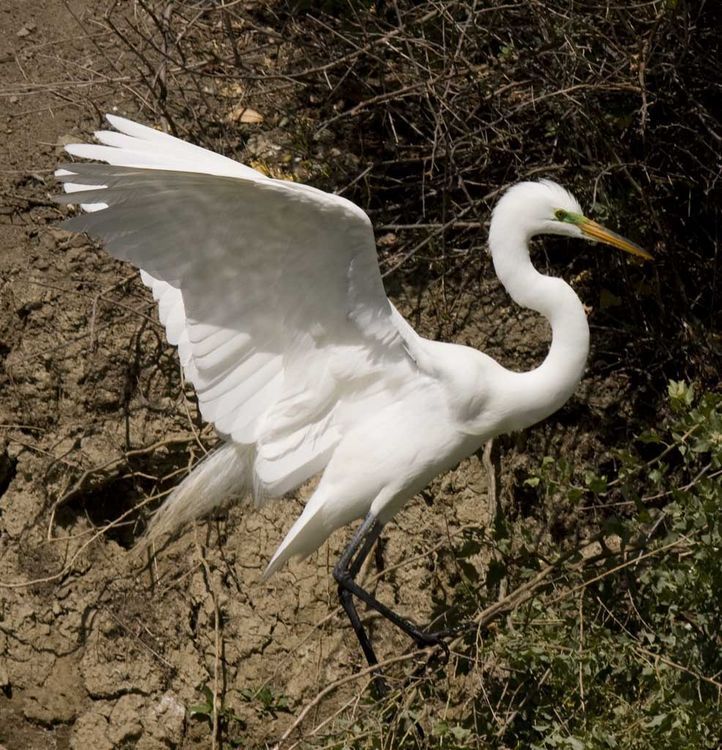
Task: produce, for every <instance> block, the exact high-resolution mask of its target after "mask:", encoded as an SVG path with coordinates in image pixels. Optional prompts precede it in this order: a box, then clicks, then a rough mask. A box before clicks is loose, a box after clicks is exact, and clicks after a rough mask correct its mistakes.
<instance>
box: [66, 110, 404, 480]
mask: <svg viewBox="0 0 722 750" xmlns="http://www.w3.org/2000/svg"><path fill="white" fill-rule="evenodd" d="M108 120H109V121H110V123H111V124H112V125H113V126H114V127H115V128H116V129H117V130H118V131H120V132H109V131H101V132H99V133H96V137H97V139H98V140H99V141H100V143H101V144H102V145H88V144H78V145H73V146H69V147H67V150H68V152H69V153H70V154H72V155H75V156H78V157H81V158H87V159H96V160H99V161H102V162H105V163H104V164H85V163H73V164H70V165H66V166H65V167H63V168H62V169H61V170H59V171H58V172H57V176H58V179H59V180H60V181H61V182H63V183H64V185H65V189H66V191H67V193H68V195H67V196H65V197H64V198H63V200H64V201H65V202H69V203H76V202H78V200H82V201H83V202H82V204H81V205H82V207H83V208H85V209H86V210H87V211H88V212H87V213H84V214H80V215H78V216H76V217H74V218H72V219H70V220H68V221H67V222H66V226H67V228H68V229H72V230H75V231H84V232H87V233H89V234H92V235H95V236H97V237H99V238H101V239H102V240H103V241H104V243H105V245H106V247H107V248H108V250H109V251H110V252H111V253H112V254H113V255H115V256H116V257H118V258H121V259H123V260H127V261H129V262H131V263H133V264H134V265H136V266H138V267H139V268H140V269H142V271H141V275H142V279H143V282H144V283H145V284H146V285H147V286H149V287H150V288H151V290H152V292H153V296H154V298H155V299H156V301H157V302H158V309H159V317H160V320H161V322H162V324H163V325H164V326H165V328H166V333H167V336H168V340H169V341H170V342H171V343H173V344H177V345H178V347H179V352H180V358H181V363H182V365H183V368H184V371H185V375H186V377H187V378H188V379H189V380H190V381H191V382H192V383H193V385H194V386H195V388H196V390H197V393H198V400H199V404H200V408H201V413H202V415H203V417H204V418H205V419H207V420H210V421H212V422H213V423H214V424H215V426H216V428H217V429H218V431H219V432H221V433H222V434H223V435H225V436H227V437H229V438H230V439H232V440H234V441H236V442H238V443H242V444H248V445H254V446H255V447H254V448H253V455H254V456H255V465H254V468H255V473H256V477H257V480H258V481H259V482H260V483H261V484H263V485H265V487H266V489H267V491H269V493H270V494H281V493H282V492H285V491H287V490H289V489H292V488H293V487H295V486H297V485H298V484H299V483H300V482H302V481H304V480H305V479H307V478H308V477H309V476H311V475H312V474H314V473H316V472H317V471H319V470H321V469H322V468H323V467H324V466H325V464H326V462H327V461H328V459H329V457H330V455H331V454H332V452H333V450H334V448H335V446H336V445H337V444H338V442H339V440H340V439H341V438H342V436H343V434H344V433H345V432H346V431H347V430H348V429H350V428H351V427H352V425H353V422H354V420H357V419H358V418H359V415H361V414H363V412H364V409H377V408H381V407H383V405H384V404H386V403H392V402H393V399H394V398H395V393H397V392H398V391H399V390H400V389H402V388H403V387H405V385H406V384H408V382H409V381H410V380H411V379H413V378H414V377H415V365H414V362H413V360H412V358H411V357H410V356H409V355H408V354H407V352H408V350H409V347H410V344H409V338H410V336H412V334H410V333H409V331H408V330H405V329H404V330H403V336H402V335H401V334H400V331H399V327H398V326H397V324H396V322H395V319H396V317H400V316H398V313H396V311H395V310H394V309H393V307H392V306H391V304H390V302H389V300H388V299H387V297H386V294H385V292H384V289H383V284H382V281H381V275H380V273H379V268H378V263H377V259H376V250H375V243H374V238H373V232H372V228H371V224H370V221H369V219H368V217H367V216H366V214H365V213H364V212H363V211H362V210H361V209H359V208H358V207H357V206H355V205H354V204H353V203H351V202H349V201H347V200H345V199H344V198H341V197H339V196H335V195H331V194H328V193H324V192H322V191H320V190H316V189H315V188H312V187H308V186H305V185H299V184H296V183H292V182H286V181H280V180H273V179H270V178H268V177H265V176H264V175H262V174H260V173H259V172H257V171H255V170H253V169H251V168H250V167H246V166H245V165H242V164H239V163H238V162H235V161H233V160H231V159H228V158H226V157H223V156H220V155H218V154H214V153H211V152H209V151H206V150H205V149H202V148H200V147H198V146H194V145H192V144H188V143H186V142H184V141H181V140H179V139H177V138H173V137H172V136H168V135H166V134H164V133H160V132H159V131H156V130H153V129H152V128H147V127H145V126H142V125H138V124H137V123H133V122H130V121H129V120H125V119H123V118H118V117H115V116H108ZM409 330H411V329H409ZM413 335H414V336H415V334H413Z"/></svg>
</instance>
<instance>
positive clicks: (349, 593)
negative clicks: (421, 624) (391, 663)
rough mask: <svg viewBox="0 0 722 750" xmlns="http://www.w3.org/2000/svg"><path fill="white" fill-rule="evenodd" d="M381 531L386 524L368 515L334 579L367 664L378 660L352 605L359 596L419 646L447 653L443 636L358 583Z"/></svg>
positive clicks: (373, 663) (335, 568)
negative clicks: (412, 620) (407, 617)
mask: <svg viewBox="0 0 722 750" xmlns="http://www.w3.org/2000/svg"><path fill="white" fill-rule="evenodd" d="M382 528H383V525H382V524H381V523H380V522H379V521H378V519H377V518H376V517H375V516H373V515H371V513H369V514H368V515H367V516H366V518H365V519H364V521H363V523H362V524H361V526H360V527H359V529H358V531H357V532H356V533H355V534H354V537H353V539H352V540H351V542H350V544H349V545H348V547H346V549H345V550H344V551H343V554H342V555H341V557H340V558H339V561H338V562H337V563H336V566H335V567H334V569H333V577H334V578H335V579H336V582H337V583H338V593H339V598H340V599H341V604H342V606H343V608H344V610H345V611H346V614H347V615H348V618H349V620H350V621H351V625H352V627H353V629H354V632H355V633H356V637H357V638H358V640H359V643H360V644H361V648H362V649H363V652H364V656H365V657H366V661H368V663H369V665H370V666H373V665H375V664H378V659H377V658H376V654H375V653H374V650H373V647H372V646H371V642H370V640H369V637H368V634H367V633H366V630H365V629H364V627H363V624H362V623H361V620H360V618H359V616H358V612H357V611H356V607H355V605H354V603H353V600H352V597H353V596H356V597H358V598H359V599H360V600H361V601H362V602H364V604H366V605H367V606H368V607H371V608H372V609H375V610H376V611H377V612H379V613H380V614H381V615H383V616H384V617H385V618H386V619H387V620H389V621H390V622H392V623H393V624H394V625H396V627H397V628H400V629H401V630H403V631H404V633H406V634H407V635H408V636H409V637H411V638H413V639H414V641H416V643H417V644H418V645H419V646H428V645H441V646H442V647H443V648H444V649H445V650H448V649H446V644H445V643H444V641H443V640H442V634H439V633H424V632H423V631H422V630H419V628H417V627H416V626H415V625H413V624H412V623H410V622H409V621H408V620H405V619H404V618H403V617H401V616H400V615H397V614H396V612H394V611H393V610H391V609H389V608H388V607H387V606H386V605H385V604H382V603H381V602H380V601H379V600H378V599H377V598H376V597H375V596H372V595H371V594H370V593H369V592H368V591H366V590H365V589H363V588H361V586H359V585H358V583H356V580H355V578H356V576H357V575H358V572H359V570H360V569H361V565H363V561H364V560H365V559H366V557H367V556H368V554H369V552H370V551H371V548H372V547H373V545H374V543H375V542H376V540H377V539H378V538H379V535H380V534H381V529H382Z"/></svg>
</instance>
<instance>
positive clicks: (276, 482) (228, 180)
mask: <svg viewBox="0 0 722 750" xmlns="http://www.w3.org/2000/svg"><path fill="white" fill-rule="evenodd" d="M107 119H108V121H109V122H110V124H111V125H112V126H113V127H114V128H115V129H116V130H117V131H119V132H111V131H100V132H98V133H96V134H95V136H96V138H97V139H98V140H99V141H100V142H101V144H103V145H87V144H78V145H71V146H67V148H66V150H67V151H68V153H70V154H71V155H73V156H77V157H82V158H85V159H93V160H96V161H100V162H105V163H104V164H87V163H73V164H70V165H66V166H64V167H63V168H62V169H60V170H58V171H57V172H56V175H57V176H58V178H59V179H60V180H61V181H62V182H63V183H64V184H65V190H66V191H67V193H68V195H66V196H63V197H62V198H60V199H59V200H63V201H64V202H67V203H78V202H81V205H82V207H83V208H84V209H85V211H86V213H85V214H80V215H78V216H76V217H74V218H72V219H70V220H68V221H67V222H66V223H65V227H66V228H68V229H71V230H74V231H82V232H87V233H88V234H90V235H94V236H96V237H99V238H100V239H101V240H103V242H104V243H105V246H106V247H107V249H108V250H109V251H110V252H111V253H112V254H113V255H114V256H115V257H116V258H121V259H123V260H126V261H129V262H130V263H132V264H133V265H135V266H137V267H138V268H140V269H141V278H142V280H143V282H144V283H145V284H146V285H147V286H149V287H150V288H151V289H152V292H153V296H154V297H155V299H156V300H157V302H158V306H159V315H160V320H161V322H162V323H163V324H164V326H165V328H166V331H167V336H168V340H169V342H170V343H172V344H175V345H177V346H178V350H179V355H180V361H181V364H182V367H183V371H184V373H185V377H186V378H187V379H188V380H189V381H190V382H191V383H192V384H193V385H194V386H195V389H196V392H197V394H198V402H199V404H200V410H201V414H202V416H203V418H204V419H205V420H207V421H209V422H212V423H213V424H214V425H215V427H216V429H217V431H218V433H219V434H220V435H221V436H222V437H223V440H224V441H223V443H222V445H221V447H220V448H218V449H216V450H215V451H214V452H213V453H212V454H210V455H209V456H208V457H207V458H205V459H204V460H203V461H201V462H200V463H199V464H198V465H197V466H196V467H195V468H194V470H193V471H192V472H191V473H190V475H189V476H188V477H187V478H186V479H185V480H184V481H183V482H182V483H181V484H180V485H179V486H178V487H177V488H176V489H175V490H174V491H173V492H172V494H171V495H170V496H169V497H168V499H167V500H166V501H165V503H164V504H163V505H162V507H161V508H160V509H159V510H158V511H157V513H156V515H155V516H154V519H153V521H152V523H151V525H150V528H149V531H148V535H149V536H148V538H150V539H155V538H157V537H158V536H159V535H161V534H165V533H167V532H171V531H173V530H174V529H176V528H177V527H178V526H180V525H181V524H182V523H184V522H187V521H189V520H191V519H193V518H196V517H199V516H201V515H203V514H205V513H208V512H209V511H211V510H212V509H214V508H217V507H219V506H221V505H223V504H225V503H226V502H228V500H229V499H231V498H242V497H244V496H247V495H252V496H253V498H254V499H255V504H256V505H257V506H258V505H260V504H261V503H262V502H264V501H265V499H266V498H271V497H279V496H281V495H284V494H286V493H288V492H290V491H291V490H293V489H295V488H297V487H298V486H299V485H301V483H303V482H304V481H306V480H307V479H309V478H310V477H312V476H314V475H317V474H319V473H320V474H321V477H320V480H319V482H318V485H317V488H316V490H315V492H314V493H313V495H312V497H311V498H310V499H309V500H308V502H307V503H306V506H305V508H304V510H303V512H302V513H301V515H300V516H299V517H298V519H297V520H296V521H295V523H294V524H293V525H292V526H291V529H290V530H289V531H288V533H287V535H286V537H285V539H284V540H283V541H282V543H281V544H280V546H279V547H278V549H277V550H276V552H275V554H274V555H273V557H272V559H271V561H270V563H269V564H268V567H267V568H266V572H265V574H264V575H265V576H266V577H267V576H270V575H271V574H272V573H273V572H275V571H276V570H278V569H279V568H280V567H281V566H282V565H283V564H284V563H285V562H286V561H287V560H289V558H293V557H297V558H303V557H305V556H307V555H308V554H310V553H311V552H313V551H314V550H315V549H317V548H318V547H319V546H320V545H321V544H322V543H323V542H324V541H325V540H326V538H327V537H328V536H329V535H330V534H331V533H332V532H333V531H334V530H336V529H338V528H340V527H342V526H344V525H345V524H348V523H350V522H352V521H355V520H357V519H361V518H363V519H364V521H363V523H362V524H361V526H360V528H359V529H358V531H357V532H356V535H355V536H354V538H353V540H352V542H351V543H350V544H349V546H348V547H347V548H346V550H345V551H344V553H343V554H342V556H341V558H340V559H339V562H338V564H337V565H336V567H335V569H334V576H335V578H336V580H337V582H338V584H339V595H340V597H341V602H342V604H343V606H344V609H345V610H346V612H347V614H348V616H349V618H350V620H351V624H352V626H353V628H354V630H355V632H356V635H357V636H358V638H359V641H360V643H361V646H362V648H363V651H364V653H365V655H366V658H367V659H368V661H369V663H370V664H374V663H376V656H375V654H374V651H373V648H372V646H371V643H370V641H369V639H368V637H367V635H366V633H365V631H364V628H363V626H362V624H361V621H360V619H359V616H358V614H357V612H356V609H355V604H354V601H353V597H354V596H356V597H358V598H360V599H361V600H362V601H364V602H365V603H366V604H367V605H368V606H370V607H373V608H375V609H376V610H377V611H379V612H380V613H382V614H383V615H384V616H386V617H387V618H389V619H390V620H391V621H392V622H394V623H395V624H396V625H397V626H399V627H400V628H402V629H403V630H404V631H405V632H406V633H408V634H409V635H410V636H411V637H412V638H414V639H415V640H416V641H417V642H419V643H426V642H437V637H436V635H435V634H426V633H423V632H422V631H420V630H419V629H418V628H416V626H414V625H412V624H411V623H409V622H407V621H406V620H405V619H403V618H401V617H400V616H399V615H397V614H396V613H394V612H392V611H391V610H389V609H388V608H387V607H386V606H385V605H383V604H382V603H381V602H379V601H378V600H377V599H375V598H374V597H373V596H372V595H371V594H369V593H368V592H366V591H365V590H364V589H362V588H361V587H360V586H359V585H358V584H357V583H356V581H355V577H356V574H357V573H358V571H359V569H360V566H361V563H362V562H363V560H364V558H365V557H366V556H367V554H368V553H369V551H370V549H371V548H372V546H373V543H374V542H375V540H376V539H377V538H378V536H379V534H380V532H381V529H382V527H383V525H384V524H385V523H387V522H388V521H389V519H391V518H392V517H393V516H394V515H395V514H396V513H397V512H398V511H399V510H400V508H401V507H402V506H403V505H404V503H405V502H406V501H407V500H408V499H409V498H411V497H413V496H414V495H415V494H416V493H418V492H419V491H420V490H422V489H423V488H424V487H425V486H426V484H427V483H428V482H429V481H430V480H431V479H432V478H433V477H434V476H436V475H437V474H439V473H441V472H443V471H446V470H447V469H449V468H451V467H452V466H454V465H455V464H456V463H458V462H459V461H460V460H461V459H462V458H464V457H465V456H468V455H470V454H472V453H474V452H475V451H476V450H478V449H479V447H480V446H481V445H482V444H483V443H484V442H486V441H487V440H489V439H490V438H493V437H494V436H495V435H499V434H500V433H505V432H510V431H512V430H520V429H523V428H524V427H528V426H529V425H532V424H534V423H535V422H538V421H539V420H541V419H544V418H545V417H547V416H549V415H550V414H551V413H552V412H554V411H556V410H557V409H559V407H560V406H562V404H564V402H565V401H566V400H567V399H568V398H569V397H570V396H571V394H572V393H573V391H574V389H575V388H576V386H577V384H578V383H579V380H580V378H581V376H582V372H583V370H584V366H585V362H586V358H587V352H588V348H589V328H588V325H587V320H586V315H585V313H584V308H583V307H582V304H581V302H580V301H579V298H578V297H577V295H576V294H575V293H574V291H573V290H572V288H571V287H570V286H569V285H568V284H567V283H565V282H564V281H562V280H561V279H558V278H552V277H549V276H544V275H542V274H540V273H539V272H538V271H537V270H536V269H535V268H534V266H533V265H532V263H531V261H530V258H529V248H528V243H529V239H530V238H531V237H533V236H534V235H538V234H557V235H564V236H567V237H573V238H579V239H582V238H586V239H591V240H597V241H601V242H605V243H608V244H610V245H614V246H616V247H618V248H621V249H622V250H626V251H628V252H630V253H633V254H635V255H637V256H640V257H642V258H650V257H651V256H650V255H649V254H648V253H647V252H646V251H644V250H642V249H641V248H640V247H638V246H637V245H635V244H634V243H632V242H629V241H628V240H626V239H624V238H622V237H620V236H619V235H616V234H614V233H613V232H610V231H609V230H607V229H604V228H603V227H601V226H600V225H599V224H596V223H595V222H593V221H591V220H589V219H587V218H585V217H584V216H583V215H582V212H581V209H580V207H579V204H578V203H577V201H576V200H575V199H574V197H573V196H572V195H570V194H569V193H568V192H567V191H566V190H564V189H563V188H562V187H560V186H559V185H557V184H555V183H553V182H550V181H548V180H542V181H540V182H522V183H520V184H517V185H515V186H513V187H512V188H510V189H509V190H508V191H507V192H506V193H505V194H504V196H503V197H502V198H501V200H500V201H499V203H498V204H497V206H496V208H495V209H494V212H493V216H492V221H491V227H490V231H489V247H490V249H491V255H492V258H493V262H494V268H495V270H496V273H497V275H498V277H499V279H500V280H501V282H502V284H503V285H504V287H505V288H506V290H507V291H508V292H509V294H510V295H511V297H512V298H513V299H514V300H515V301H516V302H517V303H518V304H519V305H521V306H522V307H528V308H531V309H532V310H536V311H537V312H539V313H541V314H542V315H544V316H545V317H546V318H547V319H548V320H549V322H550V324H551V328H552V344H551V349H550V351H549V353H548V355H547V357H546V359H545V360H544V362H543V363H542V364H541V365H540V366H539V367H537V368H536V369H534V370H531V371H530V372H513V371H511V370H507V369H506V368H504V367H502V366H501V365H500V364H499V363H498V362H496V361H495V360H493V359H492V358H491V357H489V356H487V355H486V354H482V353H481V352H478V351H476V350H475V349H471V348H469V347H467V346H460V345H457V344H449V343H442V342H438V341H430V340H428V339H425V338H422V337H421V336H419V335H418V334H417V333H416V332H415V331H414V330H413V329H412V327H411V326H410V325H409V324H408V323H407V322H406V321H405V320H404V318H403V317H402V316H401V315H400V314H399V312H398V311H397V310H396V308H395V307H394V306H393V304H392V303H391V302H390V301H389V299H388V298H387V296H386V293H385V292H384V287H383V283H382V280H381V274H380V272H379V267H378V261H377V256H376V245H375V241H374V234H373V229H372V226H371V222H370V220H369V218H368V216H367V215H366V214H365V213H364V212H363V211H362V210H361V209H360V208H358V206H356V205H354V204H353V203H351V202H350V201H348V200H346V199H345V198H342V197H340V196H337V195H332V194H329V193H325V192H323V191H321V190H317V189H315V188H313V187H309V186H306V185H300V184H297V183H294V182H288V181H283V180H276V179H270V178H269V177H266V176H265V175H263V174H261V173H259V172H257V171H256V170H254V169H251V168H250V167H247V166H244V165H242V164H239V163H238V162H236V161H233V160H231V159H228V158H226V157H224V156H220V155H218V154H215V153H212V152H210V151H207V150H205V149H203V148H200V147H198V146H194V145H191V144H189V143H186V142H184V141H182V140H179V139H177V138H173V137H171V136H169V135H166V134H164V133H161V132H159V131H156V130H154V129H151V128H148V127H145V126H143V125H139V124H137V123H134V122H131V121H129V120H126V119H124V118H121V117H117V116H114V115H107Z"/></svg>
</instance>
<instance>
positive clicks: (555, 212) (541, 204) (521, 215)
mask: <svg viewBox="0 0 722 750" xmlns="http://www.w3.org/2000/svg"><path fill="white" fill-rule="evenodd" d="M494 213H495V214H500V217H499V218H502V215H503V217H504V218H503V219H502V222H500V223H501V224H506V226H507V228H508V227H509V225H510V224H516V225H517V226H519V224H522V227H521V228H522V229H523V231H524V232H525V234H526V235H527V237H532V236H534V235H537V234H558V235H562V236H564V237H575V238H577V239H585V240H590V241H592V242H603V243H604V244H606V245H612V246H613V247H616V248H619V249H620V250H624V251H625V252H628V253H631V254H632V255H636V256H637V257H638V258H643V259H644V260H651V259H652V256H651V255H650V254H649V253H648V252H647V251H646V250H644V249H643V248H641V247H640V246H639V245H637V244H636V243H634V242H631V241H630V240H628V239H626V238H625V237H622V236H621V235H619V234H617V233H616V232H613V231H611V230H610V229H607V228H606V227H603V226H602V225H601V224H598V223H597V222H596V221H593V220H592V219H589V218H587V217H586V216H584V213H583V212H582V209H581V207H580V205H579V202H578V201H577V199H576V198H575V197H574V196H573V195H572V194H571V193H570V192H569V191H568V190H565V189H564V188H563V187H562V186H561V185H558V184H557V183H556V182H552V181H551V180H540V181H539V182H520V183H518V184H517V185H514V186H513V187H511V188H510V189H509V190H507V192H506V193H505V194H504V196H503V197H502V199H501V200H500V201H499V203H498V204H497V207H496V209H495V211H494ZM504 220H506V221H504Z"/></svg>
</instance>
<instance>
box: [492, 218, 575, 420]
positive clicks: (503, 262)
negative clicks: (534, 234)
mask: <svg viewBox="0 0 722 750" xmlns="http://www.w3.org/2000/svg"><path fill="white" fill-rule="evenodd" d="M503 224H506V222H502V226H499V222H492V226H491V228H490V231H489V246H490V248H491V254H492V258H493V261H494V269H495V270H496V274H497V276H498V277H499V280H500V281H501V283H502V284H503V285H504V288H505V289H506V290H507V291H508V292H509V294H510V295H511V297H512V299H513V300H514V301H515V302H516V303H517V304H519V305H521V306H522V307H528V308H530V309H532V310H536V311H537V312H539V313H541V314H542V315H543V316H544V317H545V318H546V319H547V320H548V321H549V323H550V325H551V329H552V344H551V348H550V349H549V353H548V354H547V356H546V358H545V359H544V362H543V363H542V364H541V365H539V367H537V368H535V369H534V370H530V371H529V372H523V373H517V372H512V371H510V370H506V371H505V377H503V378H501V379H500V380H499V382H498V384H497V387H498V389H499V390H500V391H501V393H500V394H498V397H499V402H500V403H503V404H505V414H504V430H505V431H506V430H510V429H511V430H518V429H522V428H524V427H528V426H529V425H532V424H534V423H535V422H538V421H540V420H542V419H544V418H545V417H548V416H549V415H550V414H552V413H553V412H555V411H556V410H557V409H559V408H560V407H561V406H562V405H563V404H564V403H565V402H566V401H567V400H568V399H569V397H570V396H571V395H572V393H573V392H574V390H575V389H576V387H577V385H578V383H579V381H580V380H581V377H582V373H583V372H584V366H585V363H586V360H587V354H588V353H589V325H588V324H587V317H586V315H585V313H584V308H583V306H582V303H581V302H580V301H579V297H577V295H576V294H575V292H574V290H573V289H572V288H571V287H570V286H569V284H567V283H566V282H565V281H563V280H562V279H557V278H553V277H551V276H544V275H543V274H540V273H539V272H538V271H537V270H536V269H535V268H534V266H533V265H532V263H531V260H530V258H529V248H528V242H529V236H528V234H527V232H526V231H525V230H524V227H520V226H517V227H512V228H509V226H508V224H507V225H506V226H503Z"/></svg>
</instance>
